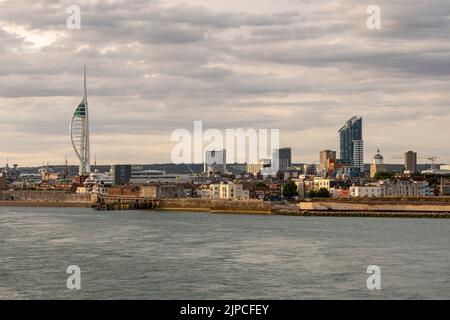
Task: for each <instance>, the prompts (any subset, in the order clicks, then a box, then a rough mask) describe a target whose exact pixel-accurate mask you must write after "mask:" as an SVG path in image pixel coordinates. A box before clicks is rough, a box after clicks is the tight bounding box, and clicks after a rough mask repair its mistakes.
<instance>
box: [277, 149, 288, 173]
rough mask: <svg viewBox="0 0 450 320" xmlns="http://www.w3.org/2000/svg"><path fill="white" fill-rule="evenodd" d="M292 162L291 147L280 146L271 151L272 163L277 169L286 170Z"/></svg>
mask: <svg viewBox="0 0 450 320" xmlns="http://www.w3.org/2000/svg"><path fill="white" fill-rule="evenodd" d="M291 163H292V149H291V148H280V149H274V150H273V152H272V165H273V167H274V168H275V169H277V170H278V171H285V170H287V169H288V168H289V167H290V166H291Z"/></svg>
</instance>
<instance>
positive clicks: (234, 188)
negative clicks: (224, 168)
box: [202, 181, 250, 200]
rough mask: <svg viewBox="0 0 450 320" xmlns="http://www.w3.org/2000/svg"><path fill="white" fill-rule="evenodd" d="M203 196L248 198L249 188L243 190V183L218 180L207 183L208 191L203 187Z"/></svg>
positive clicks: (234, 198)
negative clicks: (218, 181)
mask: <svg viewBox="0 0 450 320" xmlns="http://www.w3.org/2000/svg"><path fill="white" fill-rule="evenodd" d="M202 197H203V198H209V199H226V200H248V199H249V198H250V192H249V190H244V188H243V185H242V184H240V183H234V182H223V181H222V182H220V183H214V184H210V185H209V191H206V190H205V189H203V192H202Z"/></svg>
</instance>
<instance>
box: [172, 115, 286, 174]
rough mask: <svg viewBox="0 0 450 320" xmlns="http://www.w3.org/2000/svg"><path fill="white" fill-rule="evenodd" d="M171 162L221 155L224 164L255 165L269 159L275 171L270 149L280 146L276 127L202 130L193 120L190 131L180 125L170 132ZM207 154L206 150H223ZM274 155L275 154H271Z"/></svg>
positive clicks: (199, 160) (208, 160)
mask: <svg viewBox="0 0 450 320" xmlns="http://www.w3.org/2000/svg"><path fill="white" fill-rule="evenodd" d="M170 140H171V141H172V142H177V144H176V145H175V146H174V147H173V148H172V152H171V161H172V163H175V164H191V163H202V162H206V163H207V164H210V163H213V162H214V163H220V162H223V161H224V160H223V157H225V158H226V159H225V161H226V163H247V164H257V163H259V161H260V160H262V159H272V167H271V171H273V172H276V171H278V161H276V159H274V156H273V150H275V149H279V147H280V130H279V129H254V128H247V129H243V128H234V129H224V130H219V129H215V128H210V129H207V130H203V122H202V121H194V130H193V132H191V131H189V130H188V129H184V128H180V129H176V130H174V131H173V132H172V134H171V136H170ZM223 150H226V152H225V153H223V152H215V153H210V155H209V156H208V157H206V156H205V154H206V152H207V151H223ZM275 155H276V154H275Z"/></svg>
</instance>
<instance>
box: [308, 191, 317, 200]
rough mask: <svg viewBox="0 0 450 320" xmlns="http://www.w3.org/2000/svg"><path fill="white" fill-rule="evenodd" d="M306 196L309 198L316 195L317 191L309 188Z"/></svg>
mask: <svg viewBox="0 0 450 320" xmlns="http://www.w3.org/2000/svg"><path fill="white" fill-rule="evenodd" d="M308 197H310V198H315V197H317V192H315V191H314V190H309V192H308Z"/></svg>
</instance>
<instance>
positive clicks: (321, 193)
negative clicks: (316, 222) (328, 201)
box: [317, 188, 330, 198]
mask: <svg viewBox="0 0 450 320" xmlns="http://www.w3.org/2000/svg"><path fill="white" fill-rule="evenodd" d="M317 197H318V198H329V197H330V192H329V191H328V189H327V188H320V190H319V191H318V192H317Z"/></svg>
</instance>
